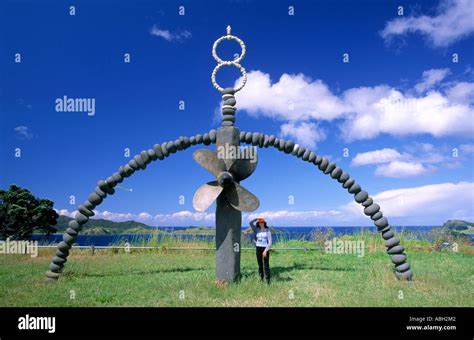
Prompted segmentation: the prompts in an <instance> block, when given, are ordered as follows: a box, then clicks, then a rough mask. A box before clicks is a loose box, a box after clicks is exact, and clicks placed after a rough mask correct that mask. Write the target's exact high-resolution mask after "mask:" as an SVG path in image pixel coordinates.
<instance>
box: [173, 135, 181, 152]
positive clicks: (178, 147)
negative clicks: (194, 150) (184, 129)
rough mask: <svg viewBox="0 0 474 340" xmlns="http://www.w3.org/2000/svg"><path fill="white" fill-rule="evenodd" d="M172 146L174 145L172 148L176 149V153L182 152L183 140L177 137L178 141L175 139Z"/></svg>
mask: <svg viewBox="0 0 474 340" xmlns="http://www.w3.org/2000/svg"><path fill="white" fill-rule="evenodd" d="M173 144H174V147H175V148H176V150H178V151H180V150H183V138H182V137H179V138H178V139H175V140H174V142H173Z"/></svg>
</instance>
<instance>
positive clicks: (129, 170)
mask: <svg viewBox="0 0 474 340" xmlns="http://www.w3.org/2000/svg"><path fill="white" fill-rule="evenodd" d="M134 162H135V161H134ZM123 171H125V173H126V176H125V177H130V176H131V175H132V174H133V173H134V172H135V170H133V168H132V167H131V166H130V165H128V163H127V164H125V165H124V166H123Z"/></svg>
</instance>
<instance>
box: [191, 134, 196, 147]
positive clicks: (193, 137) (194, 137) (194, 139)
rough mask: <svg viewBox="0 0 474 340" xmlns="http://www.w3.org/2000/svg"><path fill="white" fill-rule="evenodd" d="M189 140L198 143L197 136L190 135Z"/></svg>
mask: <svg viewBox="0 0 474 340" xmlns="http://www.w3.org/2000/svg"><path fill="white" fill-rule="evenodd" d="M189 142H190V143H191V145H196V136H191V137H189Z"/></svg>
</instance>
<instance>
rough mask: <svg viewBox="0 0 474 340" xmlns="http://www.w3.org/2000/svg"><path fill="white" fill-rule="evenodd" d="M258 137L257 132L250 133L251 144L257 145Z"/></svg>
mask: <svg viewBox="0 0 474 340" xmlns="http://www.w3.org/2000/svg"><path fill="white" fill-rule="evenodd" d="M259 138H260V134H259V133H258V132H254V133H252V145H258V140H259Z"/></svg>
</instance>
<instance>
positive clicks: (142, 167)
mask: <svg viewBox="0 0 474 340" xmlns="http://www.w3.org/2000/svg"><path fill="white" fill-rule="evenodd" d="M133 159H134V160H135V162H137V164H138V167H139V168H140V169H142V170H145V168H146V164H145V162H144V161H143V159H142V158H141V157H140V155H136V156H135V157H133ZM109 184H112V183H109Z"/></svg>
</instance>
